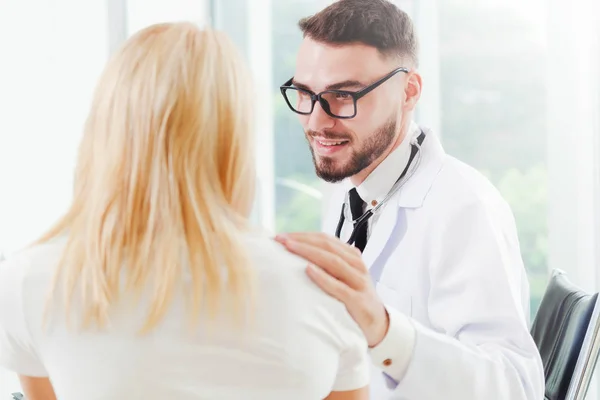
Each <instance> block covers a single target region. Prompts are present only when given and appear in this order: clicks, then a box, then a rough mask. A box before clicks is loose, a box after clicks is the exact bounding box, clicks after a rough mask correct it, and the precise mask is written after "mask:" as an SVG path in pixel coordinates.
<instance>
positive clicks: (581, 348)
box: [531, 270, 600, 400]
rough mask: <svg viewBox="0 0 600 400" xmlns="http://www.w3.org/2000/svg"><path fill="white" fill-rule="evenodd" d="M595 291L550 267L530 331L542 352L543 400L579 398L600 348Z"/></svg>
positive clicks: (598, 311)
mask: <svg viewBox="0 0 600 400" xmlns="http://www.w3.org/2000/svg"><path fill="white" fill-rule="evenodd" d="M599 301H600V299H599V297H598V293H594V294H589V293H586V292H584V291H583V290H582V289H580V288H579V287H577V286H575V285H574V284H572V283H571V282H570V281H569V279H568V278H567V275H566V274H565V273H564V272H563V271H560V270H554V271H552V276H551V278H550V283H549V284H548V287H547V289H546V292H545V294H544V297H543V298H542V303H541V304H540V308H539V311H538V312H537V315H536V316H535V319H534V321H533V325H532V327H531V335H532V336H533V339H534V340H535V343H536V345H537V347H538V350H539V351H540V354H541V356H542V362H543V364H544V374H545V379H546V391H545V396H544V399H545V400H583V399H584V398H585V395H586V393H587V390H588V387H589V385H590V381H591V378H592V375H593V372H594V369H595V366H596V362H597V360H598V350H599V349H600V324H599V316H600V306H599V304H600V303H599Z"/></svg>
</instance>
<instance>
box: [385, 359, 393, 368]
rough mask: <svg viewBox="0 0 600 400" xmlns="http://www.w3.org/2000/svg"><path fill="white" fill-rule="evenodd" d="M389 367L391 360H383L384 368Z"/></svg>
mask: <svg viewBox="0 0 600 400" xmlns="http://www.w3.org/2000/svg"><path fill="white" fill-rule="evenodd" d="M390 365H392V360H391V359H389V358H386V359H385V360H383V366H384V367H389V366H390Z"/></svg>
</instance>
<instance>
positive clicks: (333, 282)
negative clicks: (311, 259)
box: [306, 264, 353, 304]
mask: <svg viewBox="0 0 600 400" xmlns="http://www.w3.org/2000/svg"><path fill="white" fill-rule="evenodd" d="M306 274H307V275H308V276H309V278H310V279H311V280H312V281H313V282H314V283H316V284H317V286H319V287H320V288H321V289H322V290H323V291H324V292H325V293H327V294H329V295H330V296H332V297H335V298H336V299H338V300H339V301H341V302H342V303H344V304H348V303H349V301H350V296H351V295H352V292H353V291H352V289H351V288H350V287H348V286H347V285H346V284H345V283H343V282H341V281H339V280H337V279H335V278H334V277H332V276H331V275H329V274H328V273H327V272H325V271H323V270H322V269H321V268H319V267H317V266H315V265H312V264H309V265H308V267H307V268H306Z"/></svg>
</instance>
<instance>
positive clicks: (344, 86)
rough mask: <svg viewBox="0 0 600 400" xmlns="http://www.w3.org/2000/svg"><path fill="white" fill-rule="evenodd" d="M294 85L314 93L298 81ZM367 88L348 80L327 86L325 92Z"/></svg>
mask: <svg viewBox="0 0 600 400" xmlns="http://www.w3.org/2000/svg"><path fill="white" fill-rule="evenodd" d="M292 85H294V86H295V87H297V88H298V89H303V90H308V91H309V92H312V91H313V90H312V89H311V88H310V87H309V86H308V85H306V84H304V83H301V82H298V81H296V80H292ZM365 86H366V85H365V84H364V83H362V82H359V81H355V80H346V81H343V82H337V83H333V84H331V85H327V86H326V87H325V90H340V89H350V88H357V89H362V88H363V87H365Z"/></svg>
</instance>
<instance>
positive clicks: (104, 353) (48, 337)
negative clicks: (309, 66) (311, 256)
mask: <svg viewBox="0 0 600 400" xmlns="http://www.w3.org/2000/svg"><path fill="white" fill-rule="evenodd" d="M244 245H245V247H246V249H247V250H248V254H249V256H250V260H251V263H252V267H253V270H254V271H255V277H256V285H255V302H254V306H253V307H252V309H253V310H254V315H252V316H247V318H246V320H247V323H246V325H244V326H246V328H245V329H240V328H239V327H238V325H236V324H235V322H234V321H232V319H231V318H220V317H218V316H217V317H216V318H212V319H211V318H208V317H207V316H206V317H205V316H201V317H200V319H199V324H198V328H197V329H196V330H195V331H191V330H190V325H189V324H188V322H189V314H188V313H187V312H186V307H185V305H184V301H185V297H184V296H182V295H180V294H176V295H175V297H174V299H173V303H172V304H171V306H170V307H169V308H168V311H167V313H166V314H165V316H164V318H163V319H162V320H161V322H160V323H159V324H158V325H157V326H155V327H154V328H153V329H152V330H151V331H150V332H149V333H148V334H146V335H143V336H139V335H138V331H139V328H140V326H141V324H143V322H144V320H145V318H146V316H147V315H146V313H147V310H148V307H149V304H148V301H147V300H148V299H146V297H145V295H144V294H143V295H142V298H141V301H140V302H139V304H137V305H136V303H135V302H134V301H133V300H132V299H128V298H123V299H121V301H120V302H119V303H117V305H116V307H115V308H114V311H113V312H112V313H111V315H110V319H109V323H108V325H107V327H106V328H104V330H103V331H100V332H97V331H95V330H89V331H83V332H80V331H79V330H77V329H67V327H66V325H65V319H64V318H63V315H64V311H63V310H62V308H61V307H62V306H61V303H60V302H56V308H54V306H52V308H50V310H49V311H50V312H51V314H52V315H56V316H59V317H52V318H50V319H49V323H48V325H47V326H46V327H45V328H44V329H45V330H44V329H42V318H43V315H44V311H45V309H44V305H45V299H46V296H45V295H46V294H47V292H48V289H49V287H50V284H51V282H52V278H53V276H54V272H55V268H56V264H57V262H58V261H59V259H60V256H61V252H62V250H63V248H64V240H63V239H57V240H54V241H52V242H50V243H47V244H43V245H39V246H36V247H33V248H31V249H28V250H26V251H24V252H22V253H20V254H18V255H17V256H15V257H14V258H13V259H12V260H10V261H8V262H6V263H4V264H0V364H8V365H9V366H11V365H12V366H13V367H14V368H13V369H15V370H17V371H18V373H20V374H23V375H28V376H48V375H49V376H50V378H51V381H52V385H53V386H54V390H55V392H56V395H57V397H58V398H59V399H61V400H80V399H86V400H95V399H102V400H106V399H120V398H122V399H145V400H152V399H177V400H184V399H261V400H268V399H274V400H275V399H277V400H280V399H286V400H292V399H299V400H311V399H315V400H316V399H323V398H324V397H326V396H327V395H328V394H329V393H330V392H331V391H334V390H335V391H345V390H353V389H357V388H361V387H364V386H366V385H367V383H368V374H369V371H368V365H369V364H368V362H367V359H366V358H367V354H366V351H367V350H366V343H365V341H364V338H363V337H362V334H361V332H360V330H359V329H358V327H357V326H356V325H355V323H354V321H352V320H351V318H350V317H349V315H348V314H347V313H346V310H345V309H344V307H343V305H341V303H338V302H337V301H336V300H334V299H332V298H330V297H328V296H326V295H325V294H323V293H322V292H321V291H320V290H319V289H318V288H317V287H316V286H314V285H313V284H312V283H311V282H310V281H309V280H308V278H307V277H306V276H305V272H304V269H305V267H306V263H305V262H304V261H303V260H301V259H298V258H296V257H294V256H292V255H290V254H288V253H286V252H285V250H283V249H282V248H281V247H280V246H279V245H278V244H277V243H275V242H273V241H272V240H270V239H269V238H268V237H266V236H264V235H260V234H259V235H256V234H251V233H249V234H248V235H247V239H246V243H244ZM185 282H186V279H185V277H184V279H183V285H185ZM56 295H57V296H58V297H60V296H62V295H63V293H61V292H60V289H59V291H58V292H57V293H56ZM130 300H131V301H130ZM78 302H79V299H78V298H77V295H75V297H74V298H73V303H74V304H78ZM76 310H77V308H75V309H74V311H76ZM74 326H76V325H75V324H74ZM2 329H4V330H5V331H4V332H3V331H2ZM192 332H193V333H192Z"/></svg>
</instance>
